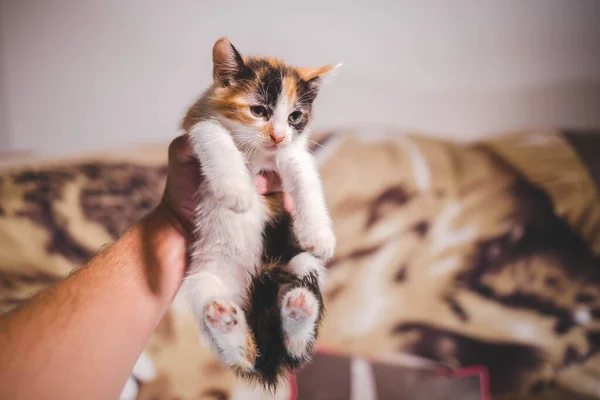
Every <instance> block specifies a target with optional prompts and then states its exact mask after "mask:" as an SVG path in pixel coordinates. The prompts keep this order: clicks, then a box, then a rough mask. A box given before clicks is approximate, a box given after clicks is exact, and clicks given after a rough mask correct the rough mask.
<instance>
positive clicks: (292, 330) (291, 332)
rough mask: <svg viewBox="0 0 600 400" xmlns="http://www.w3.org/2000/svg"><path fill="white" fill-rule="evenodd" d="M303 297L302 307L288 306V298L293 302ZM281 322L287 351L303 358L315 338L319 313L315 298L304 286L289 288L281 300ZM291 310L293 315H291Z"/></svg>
mask: <svg viewBox="0 0 600 400" xmlns="http://www.w3.org/2000/svg"><path fill="white" fill-rule="evenodd" d="M300 296H303V297H304V302H305V304H304V307H303V308H298V307H294V306H291V307H288V306H287V304H288V300H290V299H291V301H292V302H293V301H294V300H295V299H297V298H298V297H300ZM281 304H282V306H281V324H282V328H283V332H284V334H285V340H286V348H287V351H288V352H289V353H290V354H291V355H292V356H295V357H297V358H304V357H305V356H306V351H307V349H308V344H309V343H310V342H312V341H313V340H315V324H316V321H317V317H318V315H319V313H318V308H319V302H318V300H317V298H316V297H315V296H314V295H313V294H312V293H311V292H310V291H309V290H308V289H305V288H302V287H300V288H296V289H293V290H290V291H289V292H288V293H286V294H285V296H283V299H282V301H281ZM292 312H294V313H295V316H292Z"/></svg>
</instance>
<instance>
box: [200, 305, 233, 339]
mask: <svg viewBox="0 0 600 400" xmlns="http://www.w3.org/2000/svg"><path fill="white" fill-rule="evenodd" d="M241 313H242V311H241V310H240V309H239V308H238V307H237V305H235V303H233V302H231V301H229V300H214V301H212V302H211V303H209V304H208V305H207V306H206V307H205V308H204V322H205V323H206V326H208V327H209V328H210V329H211V330H214V331H219V332H222V333H227V332H229V331H231V330H232V329H233V328H234V327H235V326H236V325H237V324H238V319H239V318H240V316H241V315H242V314H241Z"/></svg>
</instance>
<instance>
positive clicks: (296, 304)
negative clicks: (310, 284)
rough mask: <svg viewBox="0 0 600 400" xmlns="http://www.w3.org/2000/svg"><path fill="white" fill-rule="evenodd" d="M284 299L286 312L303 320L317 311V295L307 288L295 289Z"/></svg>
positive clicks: (289, 315)
mask: <svg viewBox="0 0 600 400" xmlns="http://www.w3.org/2000/svg"><path fill="white" fill-rule="evenodd" d="M286 298H287V299H286V300H284V311H285V314H286V315H287V316H288V317H290V318H292V319H294V320H296V321H301V320H303V319H305V318H307V317H309V316H311V315H313V314H315V313H316V312H317V300H316V299H315V296H314V295H313V294H312V293H310V292H309V291H308V290H306V289H294V290H292V291H291V292H290V293H289V294H288V295H287V296H286Z"/></svg>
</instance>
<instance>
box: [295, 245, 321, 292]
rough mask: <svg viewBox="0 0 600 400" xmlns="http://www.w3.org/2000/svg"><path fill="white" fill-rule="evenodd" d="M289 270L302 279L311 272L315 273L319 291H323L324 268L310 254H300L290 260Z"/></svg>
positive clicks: (319, 261)
mask: <svg viewBox="0 0 600 400" xmlns="http://www.w3.org/2000/svg"><path fill="white" fill-rule="evenodd" d="M289 265H290V269H291V270H292V271H293V272H294V274H296V276H298V278H304V277H305V276H306V275H308V274H310V273H311V272H314V273H316V275H317V278H318V282H319V290H323V279H324V278H325V266H324V265H323V262H322V261H321V260H319V259H318V258H316V257H315V256H313V255H312V254H310V253H306V252H304V253H300V254H298V255H297V256H295V257H294V258H292V259H291V260H290V264H289Z"/></svg>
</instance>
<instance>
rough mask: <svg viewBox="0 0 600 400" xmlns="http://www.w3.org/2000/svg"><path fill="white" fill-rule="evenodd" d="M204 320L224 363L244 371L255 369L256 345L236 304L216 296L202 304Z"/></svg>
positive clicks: (242, 313)
mask: <svg viewBox="0 0 600 400" xmlns="http://www.w3.org/2000/svg"><path fill="white" fill-rule="evenodd" d="M203 320H204V324H205V326H206V328H207V329H208V330H209V332H210V334H211V337H212V339H213V340H214V341H215V344H216V345H217V347H218V349H219V351H220V353H221V356H222V357H223V360H224V361H225V363H226V364H227V365H229V366H235V367H238V368H240V369H242V370H244V371H250V370H252V369H253V368H254V362H255V361H256V345H255V343H254V340H253V338H252V335H251V334H250V330H249V329H248V325H247V324H246V318H245V317H244V312H243V311H242V309H241V308H240V307H239V306H238V305H237V304H235V303H234V302H233V301H231V300H227V299H215V300H213V301H211V302H210V303H208V304H207V305H206V307H204V313H203Z"/></svg>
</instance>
